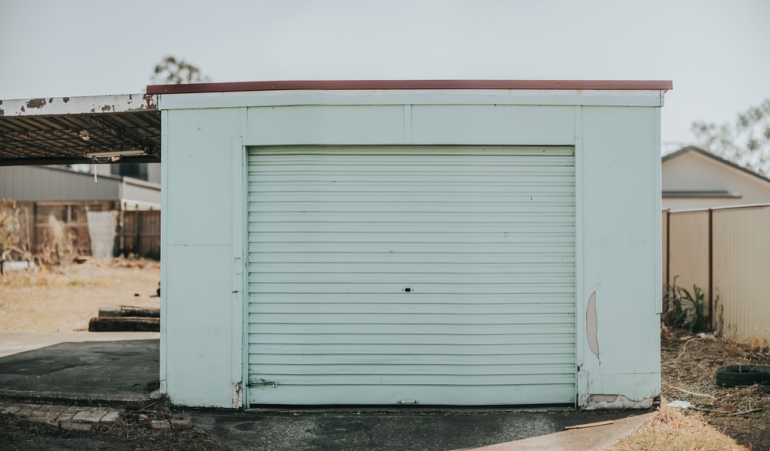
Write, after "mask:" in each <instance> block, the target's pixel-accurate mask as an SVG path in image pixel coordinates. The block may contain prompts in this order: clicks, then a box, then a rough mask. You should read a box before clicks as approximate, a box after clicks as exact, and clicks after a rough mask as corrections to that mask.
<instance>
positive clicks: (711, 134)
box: [691, 99, 770, 175]
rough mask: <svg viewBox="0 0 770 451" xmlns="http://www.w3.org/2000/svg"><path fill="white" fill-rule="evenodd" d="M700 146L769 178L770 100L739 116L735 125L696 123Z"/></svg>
mask: <svg viewBox="0 0 770 451" xmlns="http://www.w3.org/2000/svg"><path fill="white" fill-rule="evenodd" d="M691 130H692V132H693V134H694V135H695V139H696V142H697V145H698V146H700V147H703V148H704V149H708V150H710V151H712V152H714V153H716V154H717V155H720V156H722V157H724V158H726V159H728V160H732V161H734V162H736V163H738V164H740V165H743V166H746V167H748V168H751V169H753V170H755V171H757V172H760V173H762V174H765V175H767V174H770V99H766V100H765V101H764V102H762V103H761V104H760V105H759V106H755V107H751V108H749V109H748V110H747V111H746V112H745V113H742V114H739V115H738V119H737V120H736V121H735V123H734V124H730V123H725V124H721V125H717V124H714V123H708V122H697V121H696V122H693V124H692V126H691Z"/></svg>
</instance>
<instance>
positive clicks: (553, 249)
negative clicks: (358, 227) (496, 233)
mask: <svg viewBox="0 0 770 451" xmlns="http://www.w3.org/2000/svg"><path fill="white" fill-rule="evenodd" d="M249 252H256V253H263V252H271V253H273V252H286V253H291V252H301V253H311V252H320V253H324V254H330V253H348V252H365V253H368V254H373V253H381V254H392V253H400V252H404V253H412V254H414V253H417V254H424V253H436V254H441V253H468V254H484V253H488V254H513V253H531V254H561V255H571V254H573V253H574V245H572V244H571V242H564V243H551V242H548V241H547V240H545V239H544V240H543V241H542V242H528V243H508V244H505V245H501V244H476V243H323V242H316V243H270V242H252V243H249Z"/></svg>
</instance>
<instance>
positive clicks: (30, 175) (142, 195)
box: [0, 164, 161, 258]
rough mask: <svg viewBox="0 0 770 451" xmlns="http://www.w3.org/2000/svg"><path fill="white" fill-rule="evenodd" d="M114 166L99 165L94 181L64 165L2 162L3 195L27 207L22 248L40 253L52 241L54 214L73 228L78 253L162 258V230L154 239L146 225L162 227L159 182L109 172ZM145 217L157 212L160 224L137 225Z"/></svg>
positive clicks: (0, 182) (0, 196)
mask: <svg viewBox="0 0 770 451" xmlns="http://www.w3.org/2000/svg"><path fill="white" fill-rule="evenodd" d="M138 165H143V164H137V166H138ZM110 166H111V165H98V166H97V168H98V169H99V170H98V171H97V178H96V180H95V179H94V175H93V174H88V173H83V172H77V171H72V170H68V169H65V168H61V167H51V166H8V167H3V166H0V199H9V200H12V201H14V203H15V206H16V207H17V208H23V209H25V210H24V211H23V215H22V216H21V217H22V218H24V221H29V228H27V227H26V224H25V227H24V233H23V235H24V236H23V239H24V244H25V246H24V247H25V248H27V249H28V250H29V251H30V252H32V253H33V254H35V253H38V252H41V251H42V250H43V248H44V247H45V246H46V245H47V243H49V242H50V241H51V240H52V233H53V231H52V227H54V226H53V225H52V223H51V218H54V219H56V221H58V223H59V224H60V225H61V226H62V227H64V229H65V230H67V231H68V232H69V233H68V235H69V236H70V237H71V238H72V246H73V247H74V249H75V251H76V252H77V253H79V254H91V255H94V256H98V257H105V258H106V257H111V256H112V255H113V254H115V253H117V252H124V253H129V252H130V253H134V254H138V255H146V256H152V257H158V256H159V253H160V237H159V235H158V234H159V230H156V231H155V233H154V235H155V236H154V238H147V236H148V234H153V233H152V232H151V231H150V230H148V227H154V228H157V229H159V219H160V218H159V215H160V206H161V196H160V185H159V184H157V183H150V182H145V181H142V180H138V179H135V178H131V177H120V176H115V175H110V169H111V168H110ZM112 166H113V167H115V166H118V165H112ZM140 210H142V211H147V210H152V212H150V213H139V212H138V211H140ZM126 212H130V213H126ZM142 216H144V217H157V220H156V221H155V222H158V225H157V226H154V225H145V226H144V229H145V230H143V231H142V230H139V229H140V228H141V227H142V222H147V218H142ZM27 218H28V219H27ZM33 218H34V219H33ZM150 222H152V221H150ZM27 230H29V237H27V232H26V231H27ZM143 235H144V237H143ZM116 237H117V239H116Z"/></svg>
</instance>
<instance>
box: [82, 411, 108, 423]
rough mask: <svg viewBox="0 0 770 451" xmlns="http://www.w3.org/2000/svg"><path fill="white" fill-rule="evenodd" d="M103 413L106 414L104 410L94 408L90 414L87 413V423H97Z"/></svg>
mask: <svg viewBox="0 0 770 451" xmlns="http://www.w3.org/2000/svg"><path fill="white" fill-rule="evenodd" d="M105 415H107V411H106V410H94V411H93V412H91V414H90V415H88V418H86V421H88V422H89V423H98V422H99V420H101V419H102V418H103V417H104V416H105Z"/></svg>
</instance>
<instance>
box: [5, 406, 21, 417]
mask: <svg viewBox="0 0 770 451" xmlns="http://www.w3.org/2000/svg"><path fill="white" fill-rule="evenodd" d="M19 410H21V406H17V405H10V406H8V407H6V408H5V409H3V413H7V414H9V415H13V414H15V413H17V412H18V411H19Z"/></svg>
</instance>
